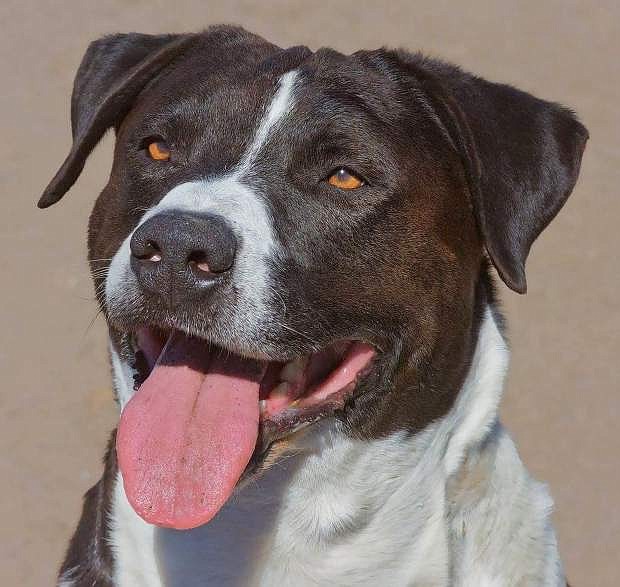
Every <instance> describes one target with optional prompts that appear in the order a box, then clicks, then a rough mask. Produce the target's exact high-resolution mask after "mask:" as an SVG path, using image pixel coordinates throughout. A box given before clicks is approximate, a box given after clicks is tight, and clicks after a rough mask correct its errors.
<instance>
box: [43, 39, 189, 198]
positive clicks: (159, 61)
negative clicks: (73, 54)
mask: <svg viewBox="0 0 620 587" xmlns="http://www.w3.org/2000/svg"><path fill="white" fill-rule="evenodd" d="M193 38H194V35H142V34H138V33H129V34H119V35H111V36H108V37H103V38H101V39H99V40H97V41H94V42H93V43H91V44H90V46H89V47H88V49H87V50H86V54H85V55H84V57H83V59H82V63H81V64H80V67H79V69H78V71H77V74H76V76H75V81H74V84H73V94H72V97H71V130H72V135H73V145H72V147H71V151H70V152H69V155H68V156H67V158H66V159H65V162H64V163H63V164H62V166H61V167H60V169H59V170H58V172H57V173H56V175H55V176H54V179H52V181H51V182H50V184H49V185H48V186H47V188H46V189H45V191H44V192H43V195H42V196H41V199H40V200H39V204H38V205H39V208H47V207H48V206H51V205H52V204H55V203H56V202H58V200H60V198H62V197H63V196H64V195H65V193H66V192H67V191H68V190H69V188H70V187H71V186H72V185H73V184H74V183H75V181H76V179H77V178H78V177H79V175H80V173H81V171H82V169H83V167H84V163H85V162H86V159H87V158H88V156H89V155H90V153H91V151H92V150H93V149H94V148H95V146H96V145H97V143H98V142H99V141H100V140H101V137H102V136H103V135H104V134H105V132H106V131H107V130H108V129H109V128H111V127H113V126H118V125H119V124H120V122H121V121H122V119H123V118H124V116H125V115H126V114H127V112H128V111H129V109H130V108H131V106H132V104H133V102H134V100H135V99H136V97H137V96H138V94H139V93H140V91H141V90H142V89H143V88H144V86H145V85H146V84H147V83H148V82H149V81H150V80H151V79H153V77H155V76H156V75H157V74H158V73H159V72H160V71H161V70H162V69H163V68H164V67H166V66H167V65H168V64H169V63H170V62H171V61H172V60H173V59H174V58H175V57H176V56H177V55H179V54H180V53H182V52H183V50H184V49H185V48H186V47H187V46H188V44H190V43H191V42H192V41H193Z"/></svg>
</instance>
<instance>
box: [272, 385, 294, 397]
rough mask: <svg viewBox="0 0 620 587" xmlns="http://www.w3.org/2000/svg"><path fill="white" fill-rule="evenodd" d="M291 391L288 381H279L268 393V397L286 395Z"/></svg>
mask: <svg viewBox="0 0 620 587" xmlns="http://www.w3.org/2000/svg"><path fill="white" fill-rule="evenodd" d="M290 393H291V384H290V383H289V382H288V381H283V382H282V383H279V384H278V385H277V387H274V388H273V389H272V390H271V393H270V394H269V395H270V397H288V396H289V395H290Z"/></svg>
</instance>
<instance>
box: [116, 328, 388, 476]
mask: <svg viewBox="0 0 620 587" xmlns="http://www.w3.org/2000/svg"><path fill="white" fill-rule="evenodd" d="M179 336H180V337H187V338H189V339H192V341H193V342H192V344H194V345H199V346H204V352H205V357H209V356H210V357H214V356H218V357H220V358H221V357H224V360H226V361H235V362H237V363H246V364H247V366H248V368H249V369H251V370H254V369H256V370H257V371H258V372H260V391H259V397H258V401H259V414H260V421H259V432H258V438H257V442H256V446H255V448H254V452H253V455H252V458H251V459H250V462H249V463H248V465H247V467H246V469H245V472H244V473H243V475H242V477H241V478H240V480H239V484H243V483H244V482H246V481H247V480H248V479H250V478H251V477H253V476H255V475H257V474H259V473H260V472H262V471H264V470H265V469H266V468H268V466H269V463H272V462H274V461H275V460H277V457H275V456H274V455H276V454H279V453H280V452H283V447H285V446H287V445H288V444H290V443H291V442H292V441H293V439H294V438H295V437H297V436H298V435H299V434H300V433H301V432H302V431H304V430H306V429H308V427H310V426H312V425H314V424H316V423H318V422H320V421H323V420H325V419H326V418H329V417H332V416H334V415H337V414H338V413H339V412H340V411H341V410H343V408H344V407H345V404H346V403H347V401H348V400H350V399H351V398H352V397H353V396H354V395H355V393H356V390H357V389H358V388H359V387H360V386H361V385H362V384H363V382H364V381H365V380H366V379H368V378H369V377H370V376H371V374H372V372H373V371H374V370H375V369H376V368H377V361H376V360H375V359H376V357H377V353H378V351H377V348H376V347H375V346H373V345H371V344H369V343H368V342H364V341H361V340H359V339H345V340H342V339H341V340H336V341H333V342H331V343H329V344H326V345H325V346H323V347H322V348H320V349H318V350H312V351H309V352H305V353H299V351H298V349H297V348H295V349H294V350H289V351H287V350H286V349H283V348H281V347H280V348H279V349H278V351H277V356H278V359H275V360H274V359H270V358H266V357H269V356H271V357H273V356H274V352H273V349H272V348H270V349H269V351H268V352H264V353H263V352H260V350H258V351H256V350H252V351H251V352H250V353H248V352H247V351H246V350H245V348H244V350H240V349H239V347H234V346H232V347H231V345H230V344H227V345H226V347H223V346H221V345H218V344H216V343H214V342H213V341H211V340H208V339H206V338H203V337H197V336H195V335H193V334H189V335H188V334H187V333H186V332H183V331H179V330H177V329H174V328H170V327H159V326H158V327H154V326H139V327H135V328H134V329H133V330H131V331H130V332H129V333H128V336H127V338H126V340H127V342H128V344H129V350H130V353H131V355H132V358H131V361H132V363H133V365H132V366H133V369H134V373H135V374H136V375H135V381H134V388H135V389H136V390H138V389H139V388H140V387H141V386H142V384H143V383H144V382H145V381H146V380H147V379H148V378H149V377H150V375H151V373H152V371H153V369H154V368H155V367H156V365H158V364H159V363H160V362H161V361H162V357H164V355H165V348H166V345H167V342H168V341H170V340H171V339H172V338H174V337H177V338H178V337H179ZM240 346H241V345H240ZM243 346H244V347H245V345H243Z"/></svg>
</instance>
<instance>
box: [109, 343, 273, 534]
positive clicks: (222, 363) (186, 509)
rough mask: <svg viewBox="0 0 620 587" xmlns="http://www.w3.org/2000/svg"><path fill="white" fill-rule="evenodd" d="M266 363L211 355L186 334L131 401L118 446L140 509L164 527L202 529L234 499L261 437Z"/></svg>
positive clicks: (165, 352)
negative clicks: (260, 425)
mask: <svg viewBox="0 0 620 587" xmlns="http://www.w3.org/2000/svg"><path fill="white" fill-rule="evenodd" d="M263 374H264V367H262V366H261V365H260V364H259V363H258V362H255V361H250V360H245V359H241V358H240V357H235V356H232V355H228V356H223V355H222V354H221V353H220V354H219V355H217V354H213V355H211V354H210V353H209V348H208V345H207V344H206V343H205V342H204V341H200V340H197V339H191V338H188V337H186V336H185V335H183V334H181V333H175V334H173V335H172V336H171V337H170V339H169V340H168V342H167V343H166V345H165V347H164V350H163V351H162V353H161V355H160V357H159V359H158V361H157V364H156V365H155V367H154V368H153V370H152V372H151V374H150V376H149V377H148V379H147V380H146V381H145V382H144V383H143V384H142V386H141V387H140V389H138V391H137V392H136V393H135V394H134V396H133V397H132V398H131V400H130V401H129V402H128V404H127V405H126V406H125V409H124V410H123V413H122V415H121V422H120V425H119V429H118V435H117V440H116V448H117V453H118V462H119V467H120V470H121V473H122V475H123V482H124V486H125V492H126V494H127V498H128V499H129V502H130V503H131V505H132V506H133V508H134V509H135V511H136V512H137V513H138V515H140V516H141V517H142V518H143V519H144V520H146V521H147V522H149V523H151V524H157V525H158V526H166V527H170V528H177V529H187V528H194V527H196V526H199V525H201V524H204V523H206V522H208V521H209V520H210V519H211V518H212V517H213V516H214V515H215V514H216V513H217V512H218V511H219V509H220V508H221V507H222V506H223V505H224V503H225V502H226V500H227V499H228V498H229V497H230V495H231V493H232V491H233V489H234V487H235V484H236V483H237V481H238V480H239V477H240V476H241V474H242V473H243V471H244V469H245V467H246V465H247V464H248V461H249V460H250V457H251V456H252V452H253V451H254V447H255V445H256V438H257V435H258V419H259V404H258V399H259V398H258V392H259V386H260V379H261V377H262V375H263Z"/></svg>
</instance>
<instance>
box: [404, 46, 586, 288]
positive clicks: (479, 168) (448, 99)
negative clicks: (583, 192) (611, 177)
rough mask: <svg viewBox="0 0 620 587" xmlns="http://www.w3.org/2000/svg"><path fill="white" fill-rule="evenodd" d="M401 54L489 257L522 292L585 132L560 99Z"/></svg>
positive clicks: (575, 169)
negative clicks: (454, 166) (534, 249)
mask: <svg viewBox="0 0 620 587" xmlns="http://www.w3.org/2000/svg"><path fill="white" fill-rule="evenodd" d="M398 58H399V59H400V60H401V63H405V65H406V66H407V67H408V68H409V70H410V71H411V72H412V73H413V75H414V76H415V78H416V79H417V80H418V81H419V83H420V84H421V85H422V89H423V91H424V94H425V95H426V96H427V97H428V100H429V101H430V102H431V104H432V106H433V109H434V110H435V112H436V114H437V116H438V117H439V119H440V121H441V123H442V125H443V126H444V130H445V131H446V132H447V133H448V135H449V136H450V139H451V142H452V143H453V144H454V146H455V148H456V149H457V150H458V151H459V154H460V156H461V160H462V161H463V165H464V167H465V172H466V175H467V180H468V183H469V189H470V192H471V196H472V206H473V211H474V214H475V216H476V220H477V223H478V227H479V229H480V232H481V234H482V237H483V239H484V242H485V246H486V250H487V252H488V254H489V257H490V258H491V260H492V262H493V264H494V265H495V268H496V269H497V271H498V273H499V275H500V276H501V278H502V279H503V281H504V282H505V283H506V285H508V287H510V288H511V289H513V290H515V291H517V292H519V293H525V291H526V289H527V285H526V279H525V260H526V258H527V256H528V253H529V250H530V247H531V245H532V243H533V242H534V240H535V239H536V238H537V237H538V235H539V234H540V233H541V232H542V231H543V229H544V228H545V227H546V226H547V225H548V224H549V222H551V220H552V219H553V218H554V216H555V215H556V214H557V213H558V212H559V210H560V208H561V207H562V206H563V205H564V202H565V201H566V199H567V198H568V196H569V195H570V193H571V191H572V190H573V187H574V185H575V182H576V181H577V176H578V175H579V167H580V165H581V156H582V154H583V150H584V148H585V144H586V141H587V139H588V131H587V130H586V128H585V127H584V126H583V125H582V124H581V123H580V122H579V121H578V120H577V119H576V117H575V115H574V114H573V113H572V112H571V111H570V110H568V109H566V108H564V107H562V106H560V105H558V104H554V103H551V102H546V101H544V100H539V99H538V98H535V97H534V96H531V95H530V94H527V93H525V92H522V91H520V90H517V89H515V88H513V87H511V86H508V85H503V84H496V83H491V82H488V81H485V80H483V79H480V78H478V77H475V76H473V75H470V74H467V73H465V72H463V71H462V70H460V69H459V68H457V67H455V66H452V65H449V64H446V63H443V62H440V61H436V60H433V59H427V58H424V57H423V56H421V55H419V54H418V55H410V54H406V53H404V52H403V53H399V54H398Z"/></svg>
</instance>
